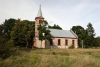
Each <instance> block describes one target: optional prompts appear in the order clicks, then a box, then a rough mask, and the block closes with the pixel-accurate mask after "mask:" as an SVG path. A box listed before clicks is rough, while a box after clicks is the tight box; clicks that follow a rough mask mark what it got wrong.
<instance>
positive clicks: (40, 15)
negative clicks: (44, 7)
mask: <svg viewBox="0 0 100 67" xmlns="http://www.w3.org/2000/svg"><path fill="white" fill-rule="evenodd" d="M37 17H43V16H42V11H41V5H40V7H39V10H38V14H37Z"/></svg>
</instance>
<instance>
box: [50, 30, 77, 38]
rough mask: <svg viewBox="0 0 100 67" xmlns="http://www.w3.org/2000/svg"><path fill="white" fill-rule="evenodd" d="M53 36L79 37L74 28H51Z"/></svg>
mask: <svg viewBox="0 0 100 67" xmlns="http://www.w3.org/2000/svg"><path fill="white" fill-rule="evenodd" d="M49 30H50V31H51V32H50V33H51V36H52V37H64V38H77V35H76V34H75V33H74V32H73V31H72V30H59V29H49Z"/></svg>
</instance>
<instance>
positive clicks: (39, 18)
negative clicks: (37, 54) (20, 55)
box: [33, 5, 44, 48]
mask: <svg viewBox="0 0 100 67" xmlns="http://www.w3.org/2000/svg"><path fill="white" fill-rule="evenodd" d="M40 21H44V18H43V16H42V11H41V5H40V6H39V10H38V14H37V17H35V37H34V40H33V46H34V47H38V48H42V47H43V46H41V41H40V40H39V35H38V33H39V31H38V26H39V24H40Z"/></svg>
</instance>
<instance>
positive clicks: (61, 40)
mask: <svg viewBox="0 0 100 67" xmlns="http://www.w3.org/2000/svg"><path fill="white" fill-rule="evenodd" d="M58 39H60V45H58ZM66 39H67V40H68V45H65V40H66ZM52 40H53V46H50V42H49V41H46V48H68V47H69V46H71V45H73V44H72V40H74V48H78V40H77V39H71V38H52Z"/></svg>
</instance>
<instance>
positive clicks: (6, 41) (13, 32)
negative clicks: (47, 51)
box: [0, 18, 100, 58]
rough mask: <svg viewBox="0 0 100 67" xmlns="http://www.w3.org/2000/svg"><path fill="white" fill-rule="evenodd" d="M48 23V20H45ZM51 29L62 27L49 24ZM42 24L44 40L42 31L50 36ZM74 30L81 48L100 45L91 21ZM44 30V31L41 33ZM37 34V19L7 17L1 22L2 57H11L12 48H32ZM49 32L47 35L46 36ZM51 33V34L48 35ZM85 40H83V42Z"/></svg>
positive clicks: (0, 44) (0, 41) (0, 48)
mask: <svg viewBox="0 0 100 67" xmlns="http://www.w3.org/2000/svg"><path fill="white" fill-rule="evenodd" d="M45 22H46V23H47V25H48V22H47V21H45ZM48 28H51V29H62V28H61V27H60V26H59V25H56V24H54V26H50V25H48ZM44 29H45V30H46V28H45V27H44V28H42V27H41V26H40V31H39V39H40V40H41V41H42V40H43V39H45V38H43V37H42V33H43V32H45V37H46V39H48V38H50V36H49V35H50V34H49V31H45V30H44ZM72 30H73V31H74V32H75V33H76V34H77V35H78V45H79V48H81V47H82V44H83V47H84V48H92V47H100V37H95V30H94V28H93V26H92V24H91V23H89V24H88V25H87V28H86V29H84V28H83V27H82V26H73V27H72ZM41 31H42V33H40V32H41ZM34 34H35V21H29V20H20V19H13V18H10V19H7V20H5V21H4V22H3V23H2V24H0V57H2V58H6V57H9V56H10V55H11V54H10V53H11V52H12V50H13V49H14V48H15V47H16V46H19V47H26V48H27V47H29V48H32V43H33V38H34ZM46 34H47V36H46ZM48 34H49V35H48ZM82 41H83V42H82Z"/></svg>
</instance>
